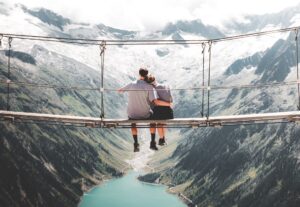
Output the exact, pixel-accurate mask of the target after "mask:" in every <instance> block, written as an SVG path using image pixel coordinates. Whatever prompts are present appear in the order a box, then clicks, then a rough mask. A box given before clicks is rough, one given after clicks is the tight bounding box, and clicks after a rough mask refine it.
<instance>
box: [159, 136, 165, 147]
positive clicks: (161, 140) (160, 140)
mask: <svg viewBox="0 0 300 207" xmlns="http://www.w3.org/2000/svg"><path fill="white" fill-rule="evenodd" d="M165 144H166V141H165V139H164V138H160V139H159V140H158V145H159V146H164V145H165Z"/></svg>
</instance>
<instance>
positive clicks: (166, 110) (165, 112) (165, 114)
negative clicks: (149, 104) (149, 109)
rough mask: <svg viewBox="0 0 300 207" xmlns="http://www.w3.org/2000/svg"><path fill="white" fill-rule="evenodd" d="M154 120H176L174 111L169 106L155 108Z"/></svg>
mask: <svg viewBox="0 0 300 207" xmlns="http://www.w3.org/2000/svg"><path fill="white" fill-rule="evenodd" d="M152 119H154V120H162V119H174V114H173V109H172V108H171V107H169V106H155V107H154V109H153V116H152Z"/></svg>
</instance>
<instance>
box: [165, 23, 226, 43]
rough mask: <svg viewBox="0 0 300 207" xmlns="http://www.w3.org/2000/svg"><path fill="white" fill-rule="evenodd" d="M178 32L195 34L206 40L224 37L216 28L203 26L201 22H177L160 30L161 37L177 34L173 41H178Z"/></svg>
mask: <svg viewBox="0 0 300 207" xmlns="http://www.w3.org/2000/svg"><path fill="white" fill-rule="evenodd" d="M180 32H186V33H190V34H195V35H198V36H202V37H205V38H208V39H212V38H213V39H214V38H221V37H224V34H222V33H221V32H220V31H219V30H218V29H217V28H216V27H213V26H211V25H205V24H203V23H202V21H201V20H192V21H177V22H175V23H169V24H167V25H166V26H165V28H163V29H162V30H161V33H162V35H167V36H168V35H172V34H173V35H174V34H177V38H176V37H175V38H174V39H178V38H179V39H180V37H179V36H178V33H180Z"/></svg>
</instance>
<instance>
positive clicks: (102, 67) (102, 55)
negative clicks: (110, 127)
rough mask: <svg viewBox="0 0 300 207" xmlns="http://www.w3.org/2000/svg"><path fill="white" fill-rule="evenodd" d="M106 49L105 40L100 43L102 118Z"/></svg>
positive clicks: (102, 112)
mask: <svg viewBox="0 0 300 207" xmlns="http://www.w3.org/2000/svg"><path fill="white" fill-rule="evenodd" d="M105 49H106V42H105V41H103V42H102V43H101V44H100V58H101V88H100V92H101V114H100V118H101V119H103V118H104V55H105Z"/></svg>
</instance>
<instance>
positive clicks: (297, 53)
mask: <svg viewBox="0 0 300 207" xmlns="http://www.w3.org/2000/svg"><path fill="white" fill-rule="evenodd" d="M298 32H299V30H298V29H296V30H295V41H296V67H297V88H298V106H297V108H298V110H300V82H299V50H298Z"/></svg>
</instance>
